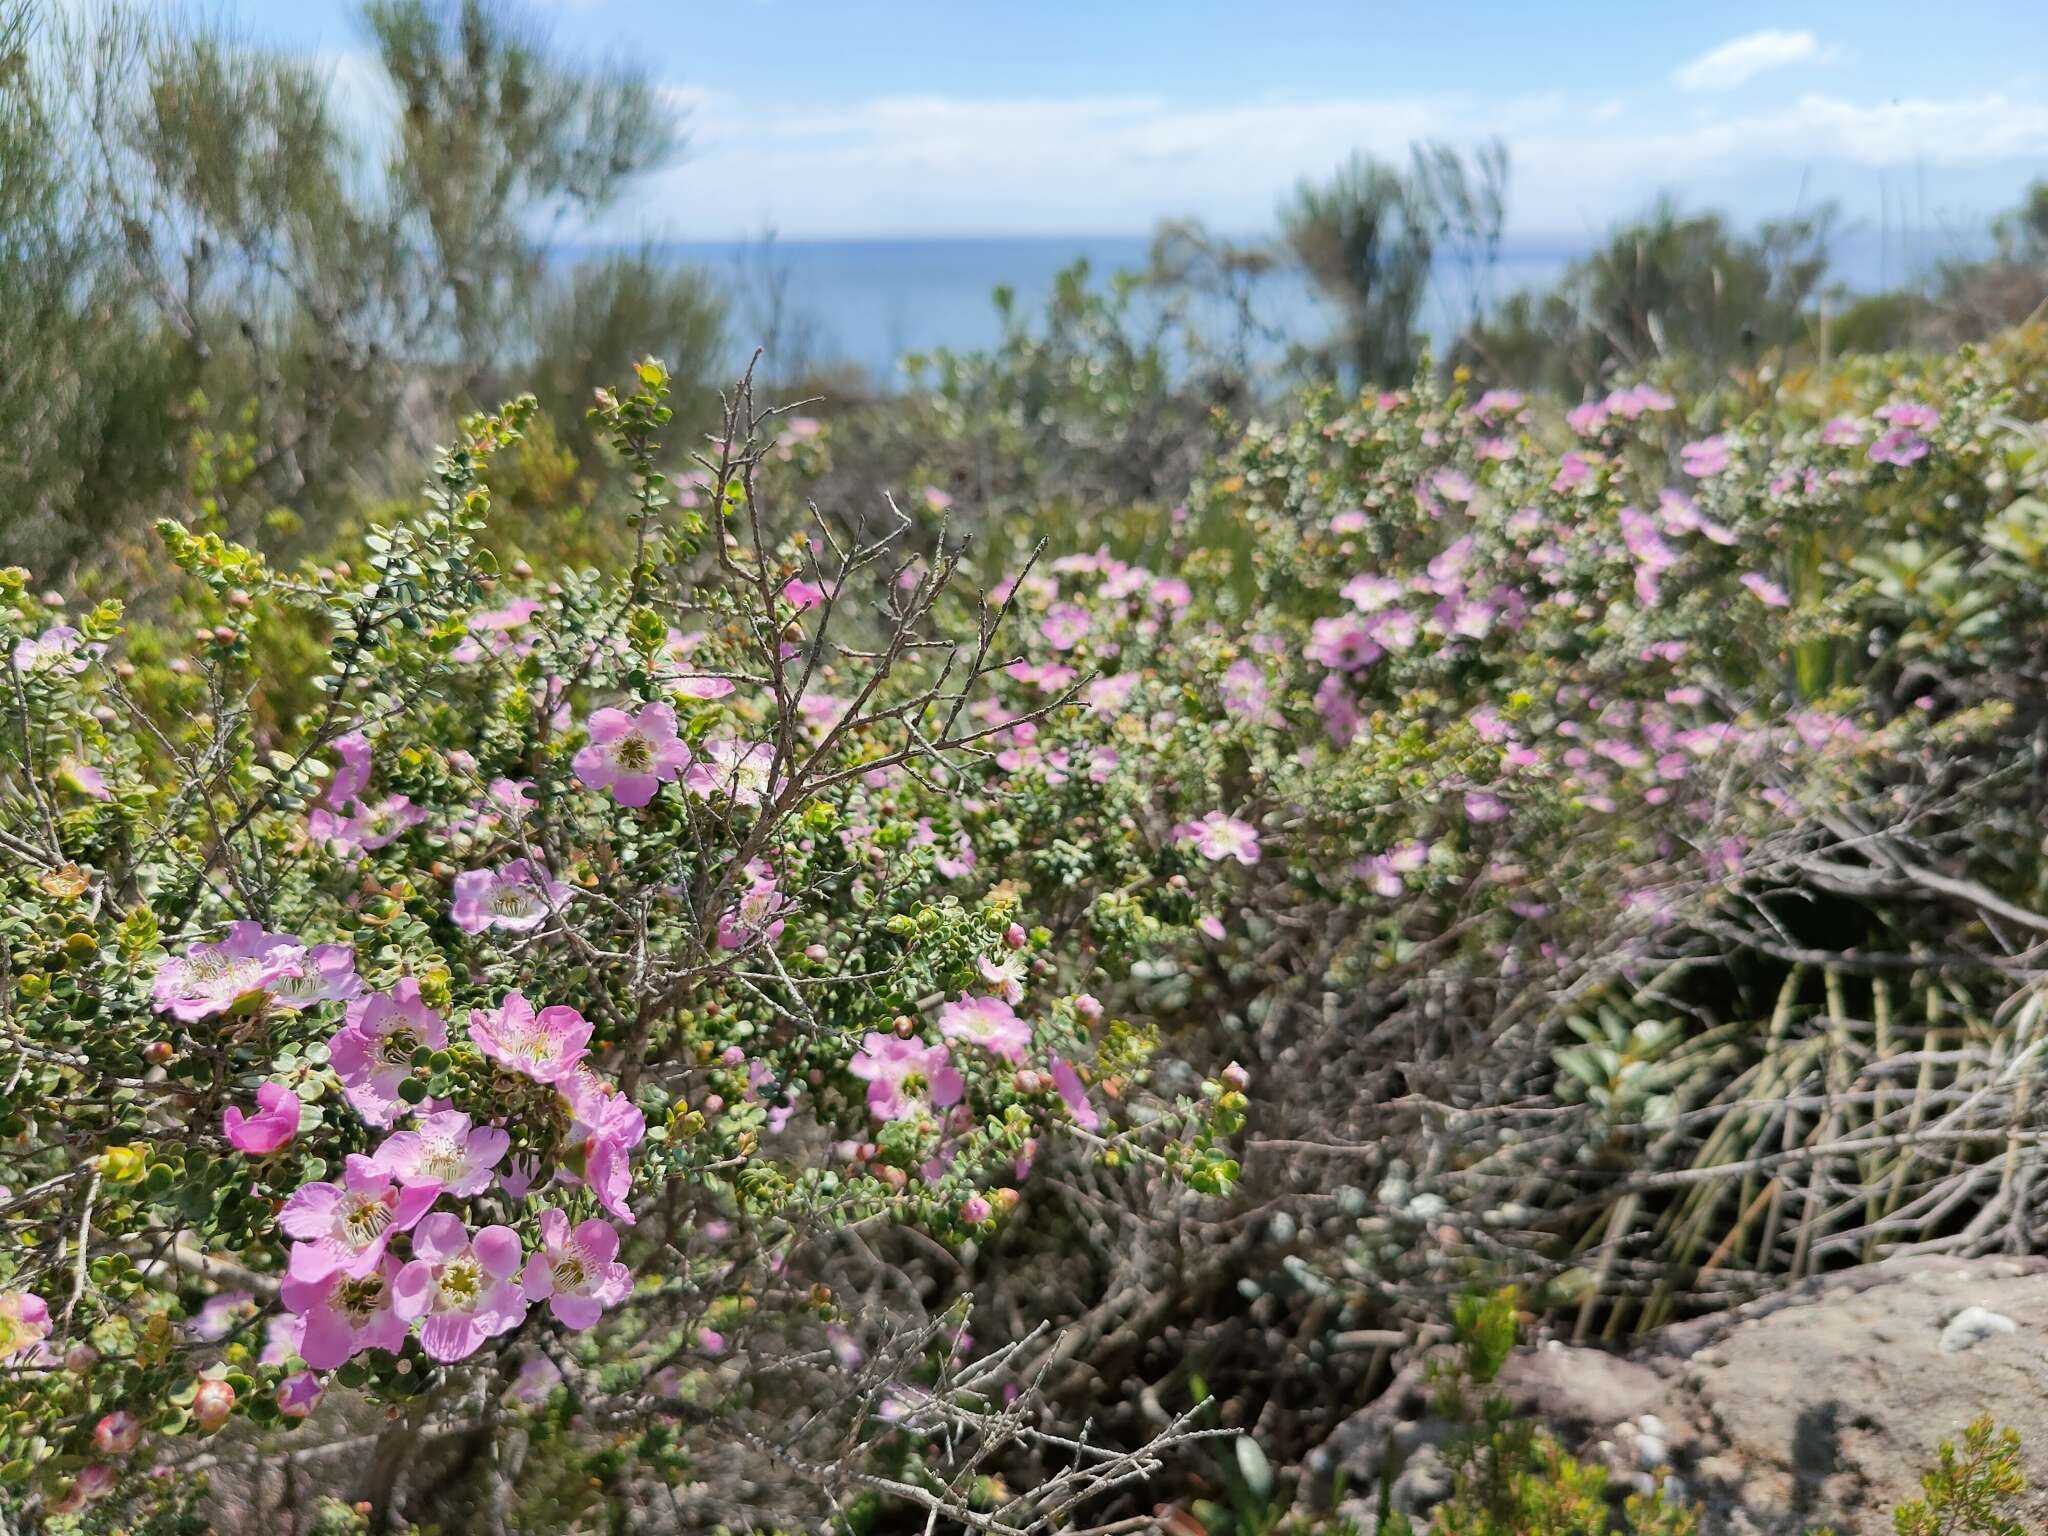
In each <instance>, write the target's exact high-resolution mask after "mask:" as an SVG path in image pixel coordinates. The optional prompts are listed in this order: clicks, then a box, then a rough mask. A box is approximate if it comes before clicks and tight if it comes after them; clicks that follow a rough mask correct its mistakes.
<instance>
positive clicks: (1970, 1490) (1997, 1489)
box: [1892, 1417, 2027, 1536]
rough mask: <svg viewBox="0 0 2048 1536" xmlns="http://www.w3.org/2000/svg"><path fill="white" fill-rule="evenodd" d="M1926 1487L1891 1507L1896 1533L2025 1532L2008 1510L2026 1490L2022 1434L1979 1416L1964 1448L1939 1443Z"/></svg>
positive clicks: (1978, 1535)
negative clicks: (2021, 1454) (2023, 1471)
mask: <svg viewBox="0 0 2048 1536" xmlns="http://www.w3.org/2000/svg"><path fill="white" fill-rule="evenodd" d="M1920 1486H1921V1487H1922V1488H1923V1489H1925V1490H1926V1492H1925V1494H1924V1495H1923V1496H1922V1497H1920V1498H1917V1499H1913V1500H1910V1501H1909V1502H1907V1503H1904V1504H1901V1505H1900V1506H1899V1507H1898V1508H1897V1509H1895V1510H1893V1511H1892V1529H1893V1530H1894V1531H1896V1532H1898V1536H1951V1533H1954V1536H1965V1533H1968V1536H2024V1532H2025V1529H2026V1528H2025V1526H2023V1525H2022V1524H2021V1523H2020V1521H2018V1520H2017V1519H2015V1518H2013V1516H2012V1515H2011V1513H2010V1506H2011V1501H2012V1500H2013V1499H2015V1498H2017V1497H2018V1496H2019V1495H2020V1494H2022V1493H2025V1492H2026V1491H2027V1480H2026V1477H2025V1476H2024V1475H2023V1474H2022V1473H2021V1471H2020V1437H2019V1436H2018V1435H2017V1434H2016V1433H2014V1432H2013V1431H2012V1430H2010V1429H2004V1430H2001V1429H1999V1428H1998V1427H1997V1426H1995V1425H1994V1424H1993V1423H1992V1422H1991V1420H1990V1419H1989V1418H1988V1417H1987V1418H1980V1419H1977V1420H1975V1421H1974V1422H1972V1423H1971V1425H1970V1426H1969V1428H1967V1429H1965V1430H1964V1431H1963V1446H1962V1451H1961V1453H1960V1454H1958V1452H1957V1450H1956V1445H1955V1442H1954V1441H1953V1440H1944V1441H1942V1442H1941V1451H1940V1459H1939V1460H1938V1461H1937V1462H1936V1464H1935V1465H1934V1466H1933V1467H1932V1468H1930V1469H1929V1470H1928V1471H1926V1472H1924V1473H1922V1474H1921V1477H1920Z"/></svg>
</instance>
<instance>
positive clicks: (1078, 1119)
mask: <svg viewBox="0 0 2048 1536" xmlns="http://www.w3.org/2000/svg"><path fill="white" fill-rule="evenodd" d="M1046 1065H1047V1066H1048V1067H1050V1068H1051V1069H1052V1085H1053V1087H1054V1088H1055V1089H1057V1090H1058V1091H1059V1096H1060V1102H1061V1103H1063V1104H1065V1105H1066V1106H1067V1113H1068V1114H1070V1115H1072V1116H1073V1117H1074V1124H1076V1125H1078V1126H1080V1127H1081V1129H1082V1130H1084V1131H1099V1130H1101V1129H1102V1116H1100V1115H1098V1114H1096V1113H1095V1106H1094V1105H1093V1104H1090V1103H1089V1102H1088V1089H1087V1087H1086V1085H1084V1084H1083V1083H1082V1081H1081V1074H1080V1073H1078V1072H1076V1071H1075V1070H1074V1069H1073V1067H1072V1066H1071V1065H1070V1064H1068V1063H1067V1062H1065V1061H1062V1060H1061V1059H1060V1058H1059V1057H1057V1056H1050V1057H1047V1058H1046Z"/></svg>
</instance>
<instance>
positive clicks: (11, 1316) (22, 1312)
mask: <svg viewBox="0 0 2048 1536" xmlns="http://www.w3.org/2000/svg"><path fill="white" fill-rule="evenodd" d="M49 1336H50V1308H49V1306H48V1304H47V1303H46V1302H44V1300H43V1298H42V1297H40V1296H38V1295H37V1294H36V1293H35V1292H34V1291H0V1360H11V1359H13V1358H14V1357H15V1356H16V1355H20V1354H25V1353H26V1352H28V1351H30V1350H33V1349H35V1348H36V1347H37V1346H38V1345H40V1344H41V1343H42V1342H43V1340H45V1339H47V1338H48V1337H49Z"/></svg>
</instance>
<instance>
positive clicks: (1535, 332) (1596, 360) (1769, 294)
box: [1453, 201, 1834, 395]
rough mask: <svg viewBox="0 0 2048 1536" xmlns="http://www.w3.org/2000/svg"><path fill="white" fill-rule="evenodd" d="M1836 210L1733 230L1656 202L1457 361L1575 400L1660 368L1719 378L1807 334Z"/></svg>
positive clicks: (1465, 342) (1480, 327) (1490, 323)
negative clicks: (1622, 377)
mask: <svg viewBox="0 0 2048 1536" xmlns="http://www.w3.org/2000/svg"><path fill="white" fill-rule="evenodd" d="M1833 222H1834V219H1833V213H1832V210H1828V209H1823V210H1822V211H1821V212H1819V213H1817V214H1811V215H1806V216H1802V217H1800V218H1796V219H1788V220H1783V221H1779V222H1776V223H1768V224H1765V225H1764V226H1763V227H1762V228H1761V229H1759V230H1758V231H1757V233H1756V234H1755V235H1753V236H1747V235H1742V234H1738V233H1736V232H1735V231H1734V230H1732V229H1730V228H1729V226H1728V223H1727V221H1726V220H1725V219H1723V218H1722V217H1721V216H1720V215H1718V214H1712V213H1707V214H1691V215H1688V214H1685V213H1682V212H1681V211H1680V210H1679V209H1678V208H1677V206H1676V205H1675V204H1673V203H1671V202H1669V201H1665V202H1660V203H1659V204H1658V205H1657V206H1656V207H1655V208H1654V209H1653V210H1652V211H1651V212H1650V213H1649V214H1648V215H1647V216H1646V217H1645V218H1644V219H1642V220H1641V221H1640V222H1638V223H1635V224H1632V225H1629V226H1627V227H1625V228H1622V229H1620V230H1617V231H1616V232H1615V233H1614V235H1613V236H1612V237H1611V238H1610V239H1609V241H1608V243H1607V245H1606V246H1605V247H1604V248H1602V249H1601V250H1599V251H1596V252H1595V253H1594V254H1592V255H1590V256H1586V257H1582V258H1580V259H1579V260H1577V261H1574V262H1573V263H1572V264H1571V266H1570V267H1569V268H1568V269H1567V270H1566V272H1565V275H1564V276H1563V277H1562V278H1561V279H1560V280H1559V281H1558V283H1557V285H1556V286H1555V287H1554V288H1552V289H1551V290H1550V291H1549V292H1548V293H1544V294H1535V293H1527V292H1525V293H1518V294H1515V295H1513V296H1511V297H1509V298H1508V299H1507V300H1505V301H1504V302H1503V303H1502V304H1501V306H1500V308H1499V309H1498V311H1497V312H1496V313H1494V314H1492V315H1490V316H1488V317H1486V318H1485V319H1482V320H1481V321H1479V322H1478V323H1477V324H1476V325H1474V326H1472V327H1471V328H1470V329H1468V330H1467V332H1466V333H1465V335H1464V336H1463V337H1462V338H1461V339H1460V340H1459V342H1458V345H1457V347H1456V348H1455V350H1454V353H1453V356H1454V358H1455V359H1456V360H1457V361H1460V362H1464V363H1469V364H1470V365H1471V366H1472V367H1473V368H1474V369H1475V371H1477V372H1478V373H1480V374H1481V375H1483V376H1484V377H1485V378H1487V379H1489V380H1491V381H1494V382H1498V383H1503V384H1520V385H1525V386H1528V385H1540V386H1543V387H1545V388H1551V389H1557V390H1559V391H1562V392H1566V393H1569V394H1574V395H1576V394H1577V393H1579V392H1580V391H1582V390H1585V389H1587V388H1589V387H1593V386H1596V385H1598V386H1602V387H1604V386H1605V385H1606V384H1607V383H1608V382H1609V381H1610V380H1612V379H1613V378H1614V377H1616V376H1617V375H1620V374H1630V375H1638V376H1639V375H1642V374H1645V373H1648V372H1650V371H1651V370H1653V369H1663V370H1675V371H1680V372H1682V373H1683V374H1684V375H1685V377H1686V378H1687V379H1688V380H1691V381H1698V382H1705V381H1709V380H1712V379H1714V378H1716V377H1717V376H1719V375H1720V374H1722V373H1724V372H1725V371H1726V370H1727V369H1729V368H1731V367H1753V366H1755V365H1756V364H1757V363H1758V362H1759V360H1760V359H1761V358H1762V357H1763V356H1764V355H1765V354H1766V353H1769V352H1772V351H1782V350H1783V349H1785V348H1787V347H1789V346H1792V345H1794V344H1796V343H1800V342H1804V341H1807V340H1808V339H1809V338H1810V336H1811V334H1812V330H1813V319H1812V316H1811V314H1810V306H1811V303H1812V301H1813V299H1814V297H1815V296H1816V295H1817V294H1818V293H1819V291H1820V287H1821V284H1822V282H1823V280H1824V279H1825V277H1826V275H1827V245H1828V239H1829V235H1830V232H1831V229H1832V226H1833Z"/></svg>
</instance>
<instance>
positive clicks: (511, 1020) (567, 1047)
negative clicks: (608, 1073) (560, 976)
mask: <svg viewBox="0 0 2048 1536" xmlns="http://www.w3.org/2000/svg"><path fill="white" fill-rule="evenodd" d="M469 1038H470V1039H471V1040H472V1041H473V1042H474V1043H475V1045H476V1048H477V1049H478V1050H480V1051H482V1052H483V1053H484V1054H485V1055H486V1056H488V1057H490V1058H491V1060H493V1061H495V1062H497V1063H498V1064H499V1065H501V1066H503V1067H506V1068H508V1069H509V1070H511V1071H513V1072H519V1073H523V1074H524V1075H525V1076H527V1077H530V1078H532V1079H533V1080H534V1081H535V1082H537V1083H559V1082H561V1081H562V1080H563V1079H564V1078H566V1077H568V1076H569V1075H570V1074H571V1073H573V1072H574V1071H575V1070H576V1064H577V1063H578V1062H580V1061H581V1060H582V1059H583V1058H584V1056H585V1055H586V1054H587V1053H588V1050H589V1045H590V1025H589V1024H588V1023H587V1022H585V1020H584V1017H583V1015H582V1014H580V1013H578V1012H577V1011H576V1010H575V1009H574V1008H565V1007H561V1006H559V1005H558V1006H556V1007H553V1008H543V1009H541V1010H540V1012H538V1013H535V1012H534V1009H533V1004H531V1003H529V1002H528V1001H527V1000H526V997H525V994H523V993H519V992H507V993H506V994H505V1001H504V1002H503V1003H501V1004H500V1005H499V1006H498V1007H496V1008H494V1009H492V1010H491V1011H490V1012H489V1013H485V1012H483V1011H482V1010H481V1009H477V1008H472V1009H470V1011H469Z"/></svg>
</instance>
